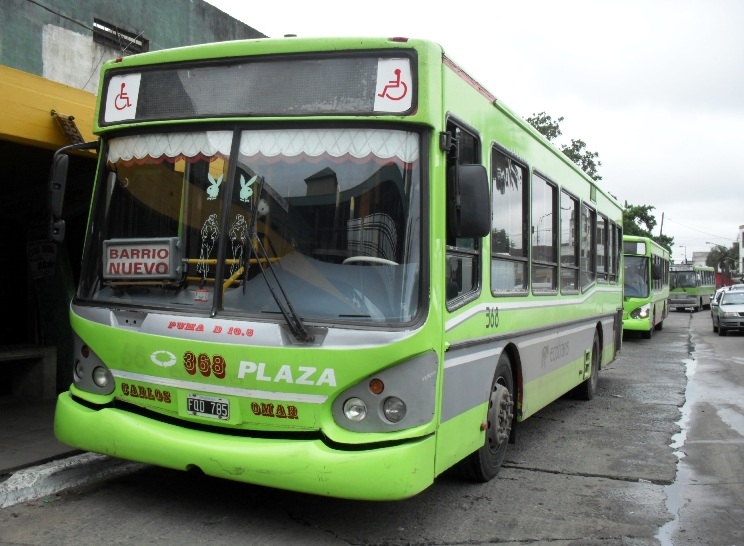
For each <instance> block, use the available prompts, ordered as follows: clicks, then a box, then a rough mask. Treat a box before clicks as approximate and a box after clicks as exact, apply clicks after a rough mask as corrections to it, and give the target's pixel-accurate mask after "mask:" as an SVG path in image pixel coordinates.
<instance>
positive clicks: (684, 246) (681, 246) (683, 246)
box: [677, 245, 687, 263]
mask: <svg viewBox="0 0 744 546" xmlns="http://www.w3.org/2000/svg"><path fill="white" fill-rule="evenodd" d="M677 246H678V247H680V248H684V249H685V261H684V263H687V246H686V245H677Z"/></svg>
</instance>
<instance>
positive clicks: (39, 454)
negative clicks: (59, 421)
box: [0, 395, 80, 480]
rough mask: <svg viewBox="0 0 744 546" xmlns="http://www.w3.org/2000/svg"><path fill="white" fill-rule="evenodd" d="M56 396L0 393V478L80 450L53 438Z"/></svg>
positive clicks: (77, 452)
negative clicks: (21, 395)
mask: <svg viewBox="0 0 744 546" xmlns="http://www.w3.org/2000/svg"><path fill="white" fill-rule="evenodd" d="M56 403H57V400H56V398H54V399H50V400H43V399H39V398H21V397H18V396H11V395H3V396H0V480H2V479H3V477H4V476H6V475H7V474H10V473H13V472H15V471H17V470H20V469H22V468H26V467H29V466H35V465H39V464H43V463H47V462H49V461H52V460H55V459H60V458H63V457H67V456H71V455H75V454H79V453H80V451H79V450H76V449H74V448H71V447H70V446H66V445H64V444H62V443H61V442H58V441H57V439H56V438H55V437H54V407H55V405H56Z"/></svg>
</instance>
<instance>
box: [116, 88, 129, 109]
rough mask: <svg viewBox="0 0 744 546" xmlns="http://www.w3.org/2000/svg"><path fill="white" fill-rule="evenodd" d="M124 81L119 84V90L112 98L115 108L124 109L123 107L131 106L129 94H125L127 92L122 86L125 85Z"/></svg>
mask: <svg viewBox="0 0 744 546" xmlns="http://www.w3.org/2000/svg"><path fill="white" fill-rule="evenodd" d="M126 85H127V84H126V83H124V82H122V84H121V90H120V91H119V94H118V95H116V97H115V98H114V108H116V109H117V110H124V108H129V107H130V106H132V103H131V102H130V101H129V95H127V92H126V91H125V90H124V87H126Z"/></svg>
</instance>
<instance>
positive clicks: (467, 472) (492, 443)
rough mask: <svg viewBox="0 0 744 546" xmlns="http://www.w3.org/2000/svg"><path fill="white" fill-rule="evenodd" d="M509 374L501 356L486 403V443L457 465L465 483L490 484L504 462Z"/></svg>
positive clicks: (511, 407)
mask: <svg viewBox="0 0 744 546" xmlns="http://www.w3.org/2000/svg"><path fill="white" fill-rule="evenodd" d="M511 370H512V368H511V359H510V358H509V355H507V354H506V353H504V352H502V353H501V357H500V358H499V363H498V364H497V365H496V374H495V375H494V378H493V383H492V384H491V394H490V396H489V399H488V414H487V416H486V418H487V428H486V441H485V443H484V444H483V446H481V447H480V449H478V451H476V452H474V453H471V454H470V455H468V457H467V458H465V459H463V460H462V462H461V463H460V465H459V470H460V473H461V475H462V476H463V477H465V478H467V479H469V480H473V481H479V482H487V481H489V480H491V479H492V478H494V477H495V476H496V474H498V473H499V469H500V468H501V463H503V462H504V457H505V455H506V446H507V444H508V443H509V435H510V433H511V428H512V421H513V419H514V380H513V378H512V371H511Z"/></svg>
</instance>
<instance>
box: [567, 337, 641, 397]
mask: <svg viewBox="0 0 744 546" xmlns="http://www.w3.org/2000/svg"><path fill="white" fill-rule="evenodd" d="M652 330H653V328H652ZM645 333H646V332H644V334H645ZM644 337H645V335H644ZM649 337H651V336H650V335H649ZM599 359H600V354H599V335H597V332H596V331H595V332H594V341H593V342H592V364H591V366H592V369H591V374H590V375H589V377H588V378H587V379H586V380H584V382H583V383H582V384H581V385H579V386H578V387H576V389H575V394H576V396H577V398H580V399H581V400H591V399H592V398H594V394H595V393H596V392H597V384H598V383H599Z"/></svg>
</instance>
